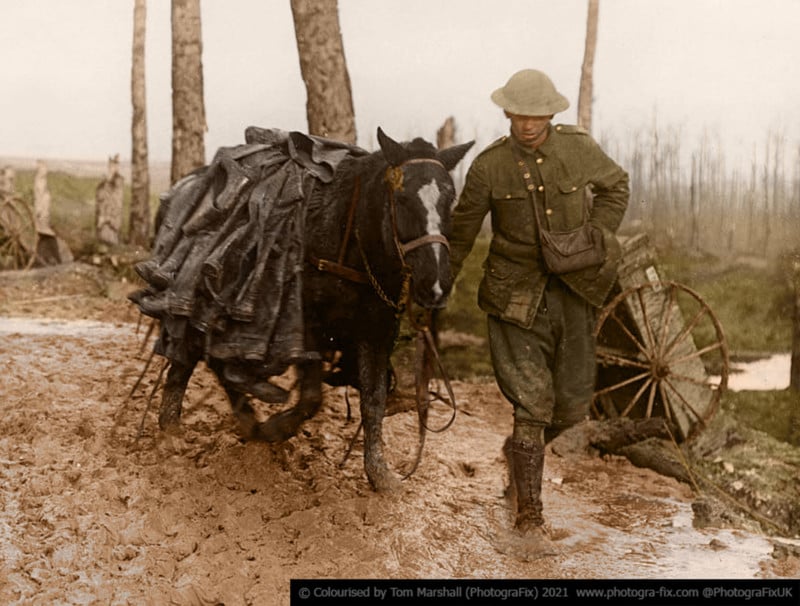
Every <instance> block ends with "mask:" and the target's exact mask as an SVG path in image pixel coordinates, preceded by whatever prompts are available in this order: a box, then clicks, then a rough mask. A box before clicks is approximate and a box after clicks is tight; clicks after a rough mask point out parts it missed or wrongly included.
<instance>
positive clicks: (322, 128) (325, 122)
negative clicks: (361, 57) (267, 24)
mask: <svg viewBox="0 0 800 606" xmlns="http://www.w3.org/2000/svg"><path fill="white" fill-rule="evenodd" d="M291 3H292V15H293V16H294V30H295V36H296V38H297V51H298V54H299V56H300V72H301V73H302V75H303V82H305V85H306V93H307V95H308V99H307V101H306V114H307V116H308V129H309V132H310V133H311V134H312V135H318V136H322V137H328V138H330V139H337V140H339V141H343V142H345V143H355V142H356V124H355V113H354V111H353V94H352V91H351V88H350V75H349V74H348V71H347V62H346V61H345V56H344V45H343V44H342V32H341V28H340V26H339V4H338V0H291Z"/></svg>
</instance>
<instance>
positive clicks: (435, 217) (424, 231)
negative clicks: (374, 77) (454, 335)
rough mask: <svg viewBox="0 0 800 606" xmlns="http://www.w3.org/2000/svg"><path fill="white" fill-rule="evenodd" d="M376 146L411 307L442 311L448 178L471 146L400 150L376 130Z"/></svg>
mask: <svg viewBox="0 0 800 606" xmlns="http://www.w3.org/2000/svg"><path fill="white" fill-rule="evenodd" d="M378 143H379V145H380V147H381V151H382V152H383V156H384V158H385V159H386V161H387V162H388V164H389V167H388V169H387V170H386V174H385V180H386V182H387V186H388V187H389V190H390V196H389V198H390V202H391V208H390V213H391V216H392V222H391V230H392V232H393V233H392V234H390V237H391V239H392V240H393V245H394V247H395V248H396V249H397V250H398V254H399V255H400V257H401V259H402V261H403V265H404V267H406V268H408V270H410V273H411V296H412V298H413V299H414V302H415V303H416V304H417V305H421V306H422V307H425V308H428V309H432V308H437V307H443V306H444V305H445V302H446V300H447V296H448V295H449V294H450V289H451V288H452V276H451V274H450V255H449V244H448V240H447V238H448V236H449V234H450V211H451V209H452V207H453V202H454V200H455V186H454V185H453V179H452V178H451V177H450V172H449V171H451V170H452V169H453V168H454V167H455V166H456V164H458V162H459V161H460V160H461V159H462V158H463V157H464V154H466V152H467V150H469V148H470V147H472V145H473V143H474V141H471V142H469V143H464V144H461V145H455V146H453V147H449V148H446V149H443V150H437V149H436V148H435V147H434V146H433V145H432V144H430V143H428V142H427V141H424V140H423V139H419V138H418V139H414V140H413V141H411V142H410V143H405V144H401V143H398V142H396V141H394V140H392V139H391V138H390V137H388V136H387V135H386V134H385V133H384V132H383V130H381V129H380V128H378Z"/></svg>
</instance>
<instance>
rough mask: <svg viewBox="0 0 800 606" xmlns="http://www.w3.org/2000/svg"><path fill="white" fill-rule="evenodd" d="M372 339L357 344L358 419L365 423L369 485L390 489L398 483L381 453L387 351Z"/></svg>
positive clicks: (366, 465)
mask: <svg viewBox="0 0 800 606" xmlns="http://www.w3.org/2000/svg"><path fill="white" fill-rule="evenodd" d="M381 349H382V348H381V347H380V346H379V345H377V344H373V343H369V342H361V343H359V344H358V377H359V385H360V392H361V423H362V425H363V427H364V470H365V471H366V473H367V478H368V479H369V481H370V484H372V487H373V488H374V489H375V490H376V491H378V492H389V491H392V490H396V489H398V488H399V487H400V480H399V479H398V478H397V476H395V474H393V473H392V472H391V470H390V469H389V466H388V465H387V464H386V460H385V459H384V457H383V417H384V415H385V412H386V394H387V391H388V387H389V379H388V368H389V355H388V352H384V351H382V350H381Z"/></svg>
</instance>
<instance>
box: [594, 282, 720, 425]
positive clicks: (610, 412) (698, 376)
mask: <svg viewBox="0 0 800 606" xmlns="http://www.w3.org/2000/svg"><path fill="white" fill-rule="evenodd" d="M595 336H596V338H597V363H598V369H597V370H598V377H597V387H596V390H595V393H594V401H593V403H592V410H593V413H594V414H595V416H597V417H606V418H609V417H611V418H613V417H630V418H650V417H654V416H662V417H664V418H666V420H667V421H668V422H669V423H670V426H671V427H673V428H675V429H677V433H678V435H676V438H680V439H687V438H689V437H691V436H692V435H693V434H694V433H695V432H696V431H699V430H700V429H702V428H703V427H704V426H705V424H706V423H707V422H708V421H709V420H710V419H711V418H712V417H713V415H714V414H715V413H716V411H717V408H718V407H719V400H720V397H721V395H722V393H723V392H724V390H725V389H726V388H727V384H728V371H729V358H728V346H727V342H726V340H725V335H724V332H723V330H722V326H721V324H720V322H719V320H718V319H717V317H716V316H715V315H714V313H713V312H712V311H711V309H710V308H709V306H708V305H707V304H706V303H705V302H704V301H703V299H702V298H701V297H700V295H699V294H697V293H696V292H695V291H693V290H691V289H690V288H688V287H686V286H684V285H682V284H679V283H677V282H661V281H658V282H647V283H645V284H642V285H640V286H635V287H633V288H629V289H627V290H625V291H623V292H621V293H620V294H619V295H617V296H616V297H614V298H613V299H612V300H611V302H610V303H609V304H608V305H606V306H605V307H604V308H603V310H602V311H601V313H600V316H599V318H598V322H597V325H596V329H595Z"/></svg>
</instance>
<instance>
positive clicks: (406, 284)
mask: <svg viewBox="0 0 800 606" xmlns="http://www.w3.org/2000/svg"><path fill="white" fill-rule="evenodd" d="M423 162H431V163H433V164H438V165H439V166H441V167H442V168H444V169H445V170H447V169H446V167H445V166H444V164H442V163H441V162H440V161H439V160H436V159H435V158H412V159H410V160H406V161H405V162H402V163H401V164H398V165H397V166H389V168H387V169H386V173H385V174H384V181H385V182H386V183H387V184H388V186H389V208H390V214H391V221H392V240H393V242H394V246H395V248H396V249H397V253H398V255H399V257H400V264H401V274H402V277H403V281H402V286H401V289H400V296H399V297H398V299H397V300H396V301H395V300H392V299H391V297H389V296H388V295H387V294H386V292H385V291H384V289H383V288H382V287H381V285H380V283H379V282H378V280H377V278H376V277H375V274H374V273H373V271H372V269H371V267H370V264H369V260H368V259H367V255H366V253H365V251H364V247H363V246H362V243H361V237H360V235H359V232H358V228H357V227H356V228H355V239H356V244H357V245H358V250H359V254H360V255H361V262H362V263H363V264H364V269H365V271H359V270H357V269H353V268H352V267H347V266H346V265H344V257H345V253H346V252H347V246H348V244H349V243H350V238H351V236H352V234H353V233H354V230H353V224H354V222H355V214H356V206H357V205H358V200H359V198H360V195H361V181H360V179H359V178H358V176H357V177H356V180H355V185H354V187H353V195H352V198H351V201H350V208H349V210H348V213H347V223H346V224H345V231H344V238H343V239H342V245H341V247H340V249H339V255H338V257H337V260H336V261H331V260H329V259H316V258H313V257H310V260H311V262H312V263H313V264H314V266H315V267H316V268H317V269H318V270H320V271H324V272H328V273H331V274H334V275H336V276H339V277H340V278H343V279H345V280H349V281H351V282H357V283H360V284H370V285H371V286H372V288H373V289H374V290H375V292H376V293H377V295H378V296H379V297H380V298H381V300H382V301H383V302H384V303H386V304H387V305H388V306H389V307H391V308H393V309H394V310H395V315H396V317H397V318H398V320H399V318H400V316H401V315H402V314H403V312H405V311H406V309H408V318H409V324H410V325H411V327H412V328H413V329H414V330H416V332H417V345H416V356H415V357H416V363H415V369H414V375H415V380H414V382H415V400H416V404H417V415H418V418H419V436H418V437H419V442H418V445H417V453H416V457H415V459H414V462H413V464H412V466H411V469H410V470H409V471H407V472H406V473H405V474H403V479H406V478H408V477H410V476H411V475H412V474H413V473H414V472H415V471H416V469H417V467H418V466H419V463H420V461H421V459H422V449H423V446H424V444H425V433H426V432H427V431H432V432H435V433H439V432H442V431H445V430H446V429H448V428H449V427H450V426H451V425H452V424H453V421H455V416H456V399H455V395H454V394H453V388H452V386H451V385H450V380H449V378H448V376H447V373H446V372H445V369H444V366H443V365H442V360H441V358H440V357H439V352H438V351H437V349H436V342H435V338H434V336H433V333H432V330H431V327H432V325H433V324H434V321H433V315H432V313H431V310H429V309H424V310H420V311H419V313H413V310H412V305H411V296H410V284H411V267H410V266H409V264H408V263H407V262H406V254H408V253H409V252H411V251H412V250H415V249H417V248H420V247H421V246H425V245H427V244H442V245H443V246H444V247H445V248H447V250H448V251H449V250H450V243H449V242H448V240H447V238H446V237H445V236H444V235H442V234H425V235H424V236H420V237H419V238H414V239H413V240H410V241H408V242H401V241H400V236H399V234H398V231H397V204H396V201H395V192H398V191H402V190H403V178H404V172H403V167H404V166H406V165H408V164H418V163H423ZM437 371H438V375H439V378H441V380H442V382H443V383H444V386H445V389H446V391H447V396H446V397H447V399H445V397H444V396H442V395H440V394H438V393H435V392H431V391H429V383H430V381H431V379H432V378H434V376H435V375H436V373H437ZM435 399H438V400H442V401H445V402H447V403H448V405H449V406H450V407H452V409H453V410H452V415H451V416H450V419H449V420H448V421H447V422H446V423H445V424H444V425H443V426H442V427H439V428H435V429H434V428H431V427H429V426H428V423H427V420H428V409H429V407H430V405H431V403H432V401H433V400H435ZM362 423H363V421H362ZM361 427H362V425H359V427H358V431H357V432H356V434H355V435H354V436H353V440H352V441H351V443H350V447H349V448H348V450H347V452H346V454H345V457H344V460H343V461H342V463H341V464H342V465H343V464H344V462H345V461H346V460H347V458H348V457H349V455H350V452H351V450H352V448H353V444H354V442H355V439H356V438H357V437H358V434H359V433H360V431H361Z"/></svg>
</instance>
